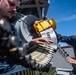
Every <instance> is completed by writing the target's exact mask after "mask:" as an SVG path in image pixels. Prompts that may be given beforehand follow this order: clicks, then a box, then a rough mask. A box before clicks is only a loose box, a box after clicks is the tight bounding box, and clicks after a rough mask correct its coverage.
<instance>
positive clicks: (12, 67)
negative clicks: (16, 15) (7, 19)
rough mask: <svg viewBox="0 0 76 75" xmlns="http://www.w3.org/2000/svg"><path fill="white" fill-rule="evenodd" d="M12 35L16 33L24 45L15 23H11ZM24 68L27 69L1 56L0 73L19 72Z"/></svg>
mask: <svg viewBox="0 0 76 75" xmlns="http://www.w3.org/2000/svg"><path fill="white" fill-rule="evenodd" d="M10 35H15V36H17V37H18V39H19V42H20V44H21V45H22V43H23V42H22V41H21V39H20V38H19V36H18V34H17V33H16V29H15V28H14V26H13V25H11V32H10ZM22 70H26V68H24V67H22V66H20V65H16V64H14V63H11V62H9V61H8V60H7V59H2V58H0V75H11V74H13V73H15V72H19V71H22Z"/></svg>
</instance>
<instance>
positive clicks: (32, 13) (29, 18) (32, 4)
mask: <svg viewBox="0 0 76 75" xmlns="http://www.w3.org/2000/svg"><path fill="white" fill-rule="evenodd" d="M49 5H50V0H22V2H21V6H20V8H19V9H18V11H17V13H16V14H15V16H14V20H15V19H16V21H15V27H16V28H17V32H18V33H19V35H20V37H21V39H22V40H23V41H24V42H29V41H30V40H31V39H33V38H36V37H38V35H37V34H36V32H37V33H38V34H39V32H38V29H37V30H36V32H35V30H34V26H33V25H35V24H37V25H38V23H37V21H38V22H39V24H44V23H46V21H52V22H50V23H51V25H52V24H53V25H52V26H53V29H54V30H55V29H56V25H55V22H54V19H50V20H48V19H47V17H46V15H47V12H48V8H49ZM40 22H43V23H40ZM35 27H37V26H35ZM38 28H39V26H38ZM39 29H40V31H41V30H42V28H39ZM54 30H53V31H54ZM39 35H40V34H39ZM54 38H55V39H57V38H56V36H54ZM54 41H56V40H54ZM56 44H57V41H56ZM55 55H56V54H55ZM55 58H56V57H55V56H54V60H55ZM54 60H53V61H54ZM55 62H56V61H55ZM58 63H59V62H58ZM65 63H66V62H65ZM59 65H60V64H59ZM53 66H54V67H51V69H50V70H49V71H48V73H47V72H46V73H42V74H43V75H56V66H57V65H56V63H55V64H54V65H53ZM31 72H32V71H31ZM35 72H36V73H37V72H38V71H35ZM39 73H40V72H39ZM33 75H34V74H33ZM35 75H37V74H35Z"/></svg>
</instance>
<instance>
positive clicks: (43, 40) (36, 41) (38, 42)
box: [31, 37, 53, 44]
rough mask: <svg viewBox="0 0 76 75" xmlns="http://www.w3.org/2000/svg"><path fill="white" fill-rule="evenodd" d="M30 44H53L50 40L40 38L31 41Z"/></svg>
mask: <svg viewBox="0 0 76 75" xmlns="http://www.w3.org/2000/svg"><path fill="white" fill-rule="evenodd" d="M31 42H34V43H36V44H43V43H44V42H47V43H53V41H52V40H49V39H45V38H42V37H40V38H35V39H33V40H32V41H31Z"/></svg>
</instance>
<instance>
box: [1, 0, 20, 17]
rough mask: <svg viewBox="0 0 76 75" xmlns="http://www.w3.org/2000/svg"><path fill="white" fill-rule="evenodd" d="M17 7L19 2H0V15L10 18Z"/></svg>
mask: <svg viewBox="0 0 76 75" xmlns="http://www.w3.org/2000/svg"><path fill="white" fill-rule="evenodd" d="M19 5H20V0H0V15H2V16H3V17H7V18H12V17H13V15H14V13H15V12H16V11H17V8H18V7H19Z"/></svg>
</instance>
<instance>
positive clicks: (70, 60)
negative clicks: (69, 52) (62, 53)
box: [66, 57, 76, 64]
mask: <svg viewBox="0 0 76 75" xmlns="http://www.w3.org/2000/svg"><path fill="white" fill-rule="evenodd" d="M66 60H67V62H69V63H70V64H76V58H73V57H67V58H66Z"/></svg>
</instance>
